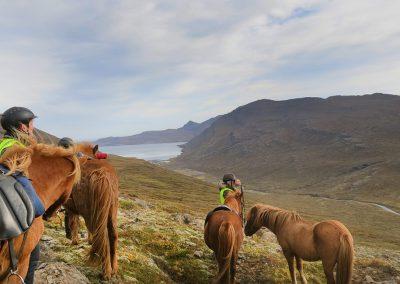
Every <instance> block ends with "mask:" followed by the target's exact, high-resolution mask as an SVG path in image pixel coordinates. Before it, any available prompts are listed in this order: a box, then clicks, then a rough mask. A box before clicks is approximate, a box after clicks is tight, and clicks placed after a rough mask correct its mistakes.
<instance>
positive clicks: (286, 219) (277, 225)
mask: <svg viewBox="0 0 400 284" xmlns="http://www.w3.org/2000/svg"><path fill="white" fill-rule="evenodd" d="M257 207H258V208H259V210H260V211H259V213H258V215H257V216H256V220H255V222H257V223H258V224H264V225H265V226H266V227H268V228H270V229H271V230H272V231H274V232H277V231H279V230H280V229H281V228H282V227H283V226H284V225H285V224H287V223H295V222H299V221H301V220H303V218H302V217H301V216H300V215H299V214H298V213H296V212H293V211H288V210H285V209H281V208H278V207H273V206H269V205H257ZM259 222H261V223H259Z"/></svg>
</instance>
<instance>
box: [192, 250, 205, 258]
mask: <svg viewBox="0 0 400 284" xmlns="http://www.w3.org/2000/svg"><path fill="white" fill-rule="evenodd" d="M193 255H194V256H195V257H197V258H202V257H203V252H202V251H200V250H197V251H195V252H194V254H193Z"/></svg>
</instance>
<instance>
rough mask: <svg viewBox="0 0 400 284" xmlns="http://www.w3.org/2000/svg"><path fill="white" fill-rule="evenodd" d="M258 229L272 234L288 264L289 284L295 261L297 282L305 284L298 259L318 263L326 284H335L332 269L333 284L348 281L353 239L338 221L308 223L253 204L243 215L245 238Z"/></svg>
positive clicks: (342, 283)
mask: <svg viewBox="0 0 400 284" xmlns="http://www.w3.org/2000/svg"><path fill="white" fill-rule="evenodd" d="M261 227H266V228H268V229H269V230H270V231H271V232H273V233H274V234H275V235H276V238H277V240H278V242H279V244H280V246H281V247H282V251H283V254H284V255H285V257H286V260H287V262H288V265H289V271H290V276H291V278H292V283H297V281H296V272H295V270H294V259H296V263H297V270H298V271H299V273H300V277H301V282H302V283H307V280H306V278H305V277H304V274H303V264H302V260H306V261H317V260H322V265H323V267H324V272H325V276H326V279H327V282H328V283H335V279H334V276H333V270H334V268H335V265H336V266H337V268H336V269H337V273H336V283H338V284H348V283H350V282H351V275H352V270H353V260H354V249H353V237H352V236H351V234H350V232H349V230H348V229H347V228H346V227H345V226H344V225H343V224H342V223H340V222H339V221H335V220H329V221H323V222H318V223H316V222H310V221H306V220H304V219H303V218H301V217H300V216H299V215H298V214H296V213H294V212H290V211H286V210H283V209H279V208H276V207H272V206H269V205H261V204H257V205H255V206H254V207H252V208H251V210H250V211H249V213H248V214H247V223H246V227H245V230H244V231H245V234H246V236H251V235H253V234H254V233H255V232H257V231H258V230H259V229H260V228H261Z"/></svg>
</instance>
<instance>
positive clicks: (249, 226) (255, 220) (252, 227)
mask: <svg viewBox="0 0 400 284" xmlns="http://www.w3.org/2000/svg"><path fill="white" fill-rule="evenodd" d="M260 207H261V206H260V205H259V204H257V205H255V206H253V207H252V208H251V209H250V211H249V212H248V213H247V216H246V226H245V228H244V233H245V234H246V236H252V235H253V234H255V233H256V232H257V231H258V230H259V229H260V228H261V227H262V226H263V220H262V218H261V217H260V215H261V214H260V213H261V212H260Z"/></svg>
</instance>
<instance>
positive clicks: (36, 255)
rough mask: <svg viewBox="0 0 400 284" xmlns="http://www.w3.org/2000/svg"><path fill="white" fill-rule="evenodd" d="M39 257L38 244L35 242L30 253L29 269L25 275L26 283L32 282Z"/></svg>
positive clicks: (30, 283) (31, 283)
mask: <svg viewBox="0 0 400 284" xmlns="http://www.w3.org/2000/svg"><path fill="white" fill-rule="evenodd" d="M39 257H40V245H39V244H37V245H36V247H35V249H34V250H33V251H32V253H31V258H30V259H29V269H28V273H27V274H26V277H25V283H26V284H33V283H34V279H35V270H36V268H37V267H38V265H39Z"/></svg>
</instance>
